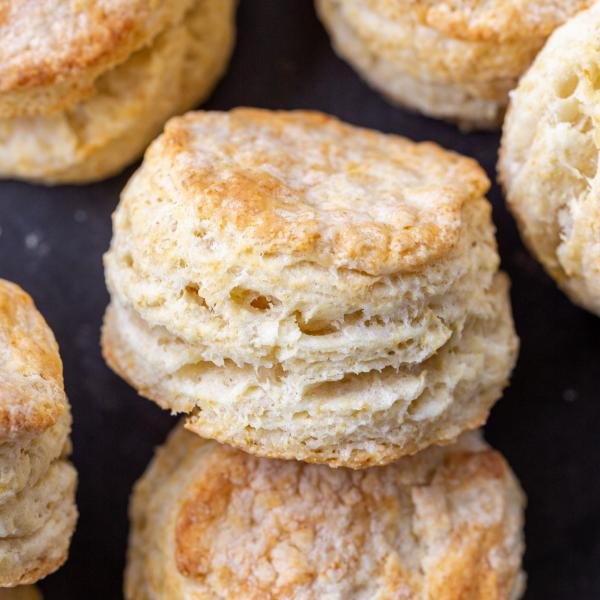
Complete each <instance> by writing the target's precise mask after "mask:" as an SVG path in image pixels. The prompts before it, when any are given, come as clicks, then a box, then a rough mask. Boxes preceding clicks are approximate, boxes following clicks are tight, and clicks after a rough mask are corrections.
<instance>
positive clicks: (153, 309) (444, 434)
mask: <svg viewBox="0 0 600 600" xmlns="http://www.w3.org/2000/svg"><path fill="white" fill-rule="evenodd" d="M488 185H489V183H488V180H487V178H486V177H485V175H484V173H483V171H482V170H481V169H480V168H479V166H478V165H477V164H476V163H475V162H474V161H472V160H470V159H467V158H464V157H460V156H458V155H456V154H453V153H450V152H446V151H444V150H442V149H441V148H439V147H438V146H436V145H434V144H430V143H424V144H415V143H412V142H410V141H408V140H405V139H403V138H400V137H397V136H388V135H384V134H381V133H378V132H374V131H368V130H365V129H360V128H357V127H352V126H350V125H346V124H343V123H341V122H340V121H338V120H336V119H334V118H332V117H328V116H326V115H322V114H319V113H311V112H302V111H299V112H290V113H286V112H270V111H263V110H257V109H237V110H234V111H231V112H229V113H219V112H210V113H204V112H198V113H190V114H188V115H186V116H185V117H181V118H176V119H173V120H172V121H170V123H169V124H168V125H167V127H166V130H165V133H164V134H163V135H162V136H161V137H160V138H158V140H157V141H156V142H154V143H153V145H152V146H151V147H150V149H149V150H148V152H147V153H146V158H145V160H144V163H143V165H142V167H141V168H140V169H139V171H138V172H137V173H136V174H135V175H134V176H133V178H132V179H131V181H130V182H129V184H128V185H127V187H126V189H125V191H124V192H123V195H122V199H121V202H120V205H119V207H118V209H117V211H116V213H115V215H114V217H113V231H114V232H113V240H112V244H111V248H110V250H109V252H108V253H107V255H106V257H105V267H106V277H107V283H108V287H109V290H110V292H111V297H112V301H111V305H110V307H109V309H108V311H107V315H106V319H105V326H104V331H103V349H104V355H105V358H106V359H107V361H108V363H109V365H110V366H111V367H112V368H113V369H114V370H115V371H116V372H117V373H119V374H120V375H121V376H122V377H124V378H125V379H126V380H128V381H129V382H130V383H131V384H132V385H133V386H135V387H136V388H137V389H138V391H139V392H140V393H141V394H142V395H144V396H146V397H148V398H151V399H153V400H155V401H156V402H158V403H159V404H160V405H161V406H163V407H164V408H168V409H171V410H172V411H174V412H178V413H185V414H187V415H188V419H187V426H188V427H189V428H190V429H193V430H194V431H196V432H197V433H198V434H200V435H202V436H203V437H210V438H215V439H217V440H218V441H220V442H226V443H229V444H232V445H234V446H237V447H239V448H241V449H243V450H246V451H248V452H252V453H256V454H259V455H263V456H270V457H277V458H295V459H300V460H305V461H312V462H325V463H328V464H330V465H334V466H352V467H356V468H360V467H366V466H369V465H375V464H384V463H387V462H389V461H392V460H395V459H396V458H398V457H400V456H403V455H405V454H411V453H414V452H416V451H418V450H419V449H421V448H424V447H426V446H428V445H430V444H432V443H441V442H446V441H451V440H453V439H454V438H455V437H456V436H457V435H458V434H459V433H461V432H462V431H463V430H465V429H469V428H475V427H478V426H479V425H480V424H481V423H482V422H484V421H485V419H486V417H487V414H488V411H489V409H490V407H491V405H492V404H493V402H494V401H495V400H496V399H497V398H498V397H499V395H500V393H501V390H502V388H503V387H504V386H505V385H506V383H507V379H508V376H509V374H510V371H511V368H512V366H513V363H514V360H515V355H516V349H517V339H516V336H515V333H514V329H513V324H512V317H511V311H510V304H509V300H508V293H507V288H508V283H507V279H506V277H505V276H504V275H502V274H499V273H498V262H499V259H498V254H497V251H496V245H495V239H494V228H493V225H492V222H491V218H490V205H489V203H488V202H487V201H486V200H485V199H484V193H485V192H486V190H487V188H488Z"/></svg>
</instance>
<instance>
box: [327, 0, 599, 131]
mask: <svg viewBox="0 0 600 600" xmlns="http://www.w3.org/2000/svg"><path fill="white" fill-rule="evenodd" d="M591 2H592V0H492V1H489V0H400V1H398V0H316V5H317V9H318V12H319V15H320V17H321V20H322V21H323V23H324V24H325V26H326V27H327V29H328V30H329V33H330V34H331V36H332V40H333V44H334V47H335V49H336V51H337V52H338V53H339V54H340V56H342V57H343V58H345V59H347V60H348V61H349V62H350V63H351V64H352V65H353V66H354V67H355V68H356V69H357V70H358V71H359V73H360V74H361V75H362V76H363V77H364V78H365V79H366V80H367V81H368V82H369V83H370V84H371V85H372V86H373V87H374V88H376V89H378V90H380V91H381V92H383V93H384V94H385V95H386V96H387V97H388V98H390V99H391V100H392V101H394V102H396V103H399V104H401V105H403V106H407V107H409V108H413V109H416V110H419V111H421V112H423V113H425V114H427V115H430V116H435V117H441V118H445V119H450V120H453V121H458V122H459V124H461V125H462V126H464V127H467V128H470V127H484V128H488V127H497V126H498V125H499V124H500V121H501V119H502V116H503V114H504V109H505V107H506V104H507V100H508V92H509V91H510V90H511V89H513V88H514V87H515V86H516V84H517V81H518V79H519V77H520V76H521V74H522V73H523V72H524V71H525V70H526V69H527V67H528V66H529V65H530V64H531V62H532V60H533V59H534V57H535V55H536V53H537V52H538V51H539V49H540V48H541V47H542V46H543V44H544V42H545V40H546V38H547V37H548V35H550V33H551V32H552V31H553V30H554V29H555V28H556V27H557V26H559V25H561V24H562V23H564V22H565V21H566V20H567V19H568V18H570V17H571V16H573V15H574V14H576V13H577V11H579V10H582V9H584V8H586V7H587V6H590V4H591Z"/></svg>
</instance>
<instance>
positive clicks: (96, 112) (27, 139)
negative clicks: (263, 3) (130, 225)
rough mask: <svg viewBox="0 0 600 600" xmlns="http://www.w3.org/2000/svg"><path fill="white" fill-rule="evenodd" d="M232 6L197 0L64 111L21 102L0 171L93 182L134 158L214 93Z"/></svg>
mask: <svg viewBox="0 0 600 600" xmlns="http://www.w3.org/2000/svg"><path fill="white" fill-rule="evenodd" d="M174 4H175V3H174ZM235 6H236V2H235V0H222V1H219V2H214V1H213V0H193V1H192V2H191V3H189V9H188V10H186V11H185V12H184V13H183V14H182V15H180V18H179V19H178V20H177V21H176V22H174V23H171V24H170V25H169V26H168V27H166V28H165V29H164V30H162V31H160V32H159V33H158V34H157V35H156V36H155V37H154V38H153V39H152V40H151V41H150V42H149V43H148V44H146V45H144V46H143V47H141V48H140V49H138V50H137V51H135V52H133V53H132V54H130V55H129V56H127V57H125V59H124V60H123V61H121V62H120V63H119V64H117V65H115V66H113V67H112V68H109V69H107V70H105V71H104V72H102V73H100V74H99V75H98V77H97V78H95V79H94V81H93V82H92V84H91V86H90V89H89V93H88V94H87V95H86V97H85V98H75V99H74V100H72V101H71V102H67V104H65V106H62V107H61V109H60V110H55V109H52V110H51V109H50V108H48V109H47V110H41V109H40V111H38V112H39V114H29V113H28V112H27V110H26V108H27V106H28V103H27V101H26V100H24V99H23V100H20V101H19V102H18V103H17V108H16V113H15V115H14V116H11V117H8V118H4V119H2V118H0V177H17V178H23V179H28V180H34V181H41V182H44V183H60V182H70V183H76V182H89V181H94V180H97V179H102V178H105V177H108V176H109V175H112V174H114V173H116V172H118V171H119V170H121V169H122V168H123V167H124V166H125V165H126V164H128V163H129V162H131V161H132V160H135V159H136V158H137V157H138V156H139V155H140V154H141V153H142V152H143V150H144V149H145V148H146V146H147V145H148V143H149V142H150V141H151V140H152V139H153V138H154V137H155V136H156V135H157V134H158V133H159V131H160V130H161V128H162V126H163V124H164V122H165V121H166V120H167V119H168V118H169V117H171V116H172V115H173V114H177V113H179V112H182V111H185V110H188V109H189V108H191V107H192V106H194V105H195V104H196V103H198V102H201V101H203V100H204V99H205V98H206V97H207V96H208V94H209V93H210V92H211V91H212V89H213V87H214V85H215V84H216V82H217V81H218V79H219V77H220V76H221V75H222V74H223V72H224V70H225V67H226V65H227V62H228V60H229V56H230V54H231V50H232V48H233V43H234V35H235V23H234V17H235ZM84 80H85V78H78V79H77V81H78V82H80V83H81V82H83V81H84ZM57 85H58V84H57ZM20 93H21V92H20ZM30 93H32V92H30V91H29V90H28V89H26V90H24V91H23V92H22V94H30ZM60 98H61V99H62V100H64V101H65V102H66V101H67V96H65V95H64V94H61V95H60ZM1 102H2V94H1V93H0V104H1ZM21 109H22V110H21Z"/></svg>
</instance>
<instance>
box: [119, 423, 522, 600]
mask: <svg viewBox="0 0 600 600" xmlns="http://www.w3.org/2000/svg"><path fill="white" fill-rule="evenodd" d="M523 500H524V499H523V495H522V492H521V491H520V489H519V486H518V483H517V482H516V480H515V478H514V476H513V475H512V473H511V471H510V469H509V468H508V466H507V465H506V462H505V461H504V460H503V458H502V457H501V456H500V455H499V454H498V453H497V452H494V451H492V450H490V449H488V448H487V447H486V446H485V444H483V443H482V442H481V441H480V440H479V438H478V437H477V436H476V435H468V436H463V437H462V438H461V439H460V440H459V441H458V442H457V443H456V444H454V445H453V446H447V447H444V448H439V447H438V448H435V447H434V448H430V449H429V450H426V451H425V452H422V453H420V454H419V455H417V456H414V457H411V458H405V459H403V460H401V461H399V462H398V463H395V464H393V465H390V466H387V467H383V468H375V469H370V470H368V471H362V472H355V471H354V472H353V471H348V470H345V469H338V470H331V469H329V468H327V467H323V466H315V465H305V464H302V463H298V462H285V461H272V460H267V459H257V458H255V457H252V456H249V455H246V454H244V453H241V452H239V451H236V450H233V449H231V448H229V447H227V446H220V445H218V444H216V443H214V442H204V441H203V440H201V439H199V438H198V437H196V436H193V435H191V434H189V433H187V432H185V431H184V430H183V429H182V428H181V427H178V428H177V429H176V431H175V432H174V433H173V434H172V435H171V436H170V438H169V440H168V442H167V443H166V445H165V447H164V448H163V449H161V450H160V451H159V452H158V455H157V456H156V458H155V460H154V461H153V463H152V464H151V466H150V467H149V469H148V471H147V472H146V474H145V475H144V477H143V478H142V479H141V480H140V482H138V484H137V485H136V488H135V492H134V495H133V499H132V503H131V509H130V512H131V519H132V530H131V535H130V545H129V553H128V566H127V572H126V578H125V597H126V598H127V599H128V600H161V599H167V598H182V597H198V598H200V597H202V598H217V597H218V598H239V597H244V598H257V599H258V598H265V597H268V598H272V599H277V598H299V597H301V598H306V599H307V600H309V599H310V600H312V599H313V598H314V599H317V598H324V597H327V598H353V597H365V598H406V599H411V600H412V599H423V600H425V599H429V598H436V600H476V599H481V600H484V599H485V600H492V599H498V600H501V599H505V600H509V599H510V600H513V599H516V598H517V597H518V596H519V595H520V594H521V593H522V590H523V583H524V579H523V575H522V573H521V571H520V562H521V555H522V551H523V542H522V519H523Z"/></svg>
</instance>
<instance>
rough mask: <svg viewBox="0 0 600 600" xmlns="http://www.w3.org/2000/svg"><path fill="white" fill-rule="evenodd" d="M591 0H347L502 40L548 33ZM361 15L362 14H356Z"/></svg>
mask: <svg viewBox="0 0 600 600" xmlns="http://www.w3.org/2000/svg"><path fill="white" fill-rule="evenodd" d="M592 3H593V0H350V2H348V3H346V1H345V0H344V2H343V4H346V6H345V7H344V8H345V9H348V10H349V11H353V10H357V11H368V12H369V13H371V14H375V15H377V16H379V17H384V18H385V19H387V20H390V21H392V22H393V21H406V19H407V15H410V16H411V17H412V18H413V19H416V21H417V22H418V23H419V24H421V25H425V26H427V27H431V28H433V29H436V30H438V31H440V32H442V33H444V34H446V35H448V36H450V37H453V38H456V39H462V40H466V41H478V42H479V41H505V40H509V39H515V38H527V37H529V36H542V37H546V36H547V35H549V34H550V33H551V32H552V31H553V30H554V29H555V28H556V27H557V26H558V25H560V24H562V23H564V22H565V21H566V20H567V19H568V18H569V17H570V16H572V15H574V14H575V13H576V12H578V11H579V10H583V9H584V8H586V7H588V6H591V4H592ZM361 14H362V17H360V18H364V17H365V14H366V13H364V12H362V13H356V15H357V16H359V15H361Z"/></svg>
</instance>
